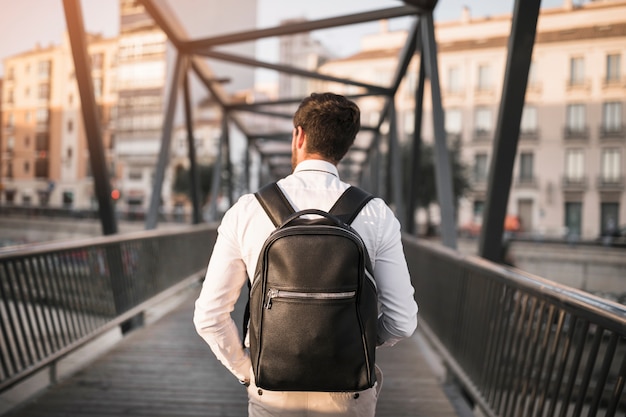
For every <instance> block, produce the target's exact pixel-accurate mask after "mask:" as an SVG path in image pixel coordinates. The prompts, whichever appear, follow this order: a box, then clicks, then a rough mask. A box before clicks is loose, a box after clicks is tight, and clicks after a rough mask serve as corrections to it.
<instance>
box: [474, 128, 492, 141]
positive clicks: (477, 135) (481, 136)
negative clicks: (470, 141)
mask: <svg viewBox="0 0 626 417" xmlns="http://www.w3.org/2000/svg"><path fill="white" fill-rule="evenodd" d="M491 137H492V131H491V130H486V129H474V141H476V142H484V141H488V140H491Z"/></svg>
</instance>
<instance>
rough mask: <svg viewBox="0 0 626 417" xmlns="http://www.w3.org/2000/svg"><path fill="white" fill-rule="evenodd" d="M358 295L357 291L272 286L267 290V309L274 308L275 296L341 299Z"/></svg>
mask: <svg viewBox="0 0 626 417" xmlns="http://www.w3.org/2000/svg"><path fill="white" fill-rule="evenodd" d="M355 295H356V291H345V292H300V291H285V290H277V289H274V288H270V289H269V290H268V291H267V301H266V303H265V309H267V310H269V309H270V308H272V300H273V299H274V298H278V297H281V298H301V299H307V300H341V299H345V298H352V297H354V296H355Z"/></svg>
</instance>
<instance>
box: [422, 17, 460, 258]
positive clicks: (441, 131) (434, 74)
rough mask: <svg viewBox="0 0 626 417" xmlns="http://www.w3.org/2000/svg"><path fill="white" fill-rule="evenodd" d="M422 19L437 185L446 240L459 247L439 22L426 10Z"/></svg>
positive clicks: (442, 234) (451, 246)
mask: <svg viewBox="0 0 626 417" xmlns="http://www.w3.org/2000/svg"><path fill="white" fill-rule="evenodd" d="M420 19H421V20H422V36H421V38H422V43H423V51H424V53H423V57H422V58H423V59H424V60H425V61H426V68H425V69H426V75H427V76H428V78H429V79H430V92H431V97H432V113H433V130H434V133H435V144H434V150H435V186H436V189H437V199H438V201H439V210H440V211H441V239H442V243H443V244H444V245H445V246H447V247H449V248H451V249H456V237H457V236H456V234H457V232H456V215H455V207H456V205H455V204H454V191H453V184H452V164H451V162H450V156H449V152H448V144H447V138H446V131H445V128H444V121H443V118H444V113H443V106H442V104H441V88H440V86H439V65H438V63H437V44H436V42H435V25H434V23H433V15H432V13H427V14H424V15H423V16H422V17H421V18H420Z"/></svg>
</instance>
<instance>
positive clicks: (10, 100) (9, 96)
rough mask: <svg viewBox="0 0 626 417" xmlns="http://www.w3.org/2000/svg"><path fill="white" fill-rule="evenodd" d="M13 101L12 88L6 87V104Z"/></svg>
mask: <svg viewBox="0 0 626 417" xmlns="http://www.w3.org/2000/svg"><path fill="white" fill-rule="evenodd" d="M13 103H14V97H13V89H8V90H7V104H13Z"/></svg>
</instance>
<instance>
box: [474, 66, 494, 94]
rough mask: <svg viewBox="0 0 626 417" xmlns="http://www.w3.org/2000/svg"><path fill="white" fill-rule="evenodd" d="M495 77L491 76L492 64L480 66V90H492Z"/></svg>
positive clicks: (478, 86)
mask: <svg viewBox="0 0 626 417" xmlns="http://www.w3.org/2000/svg"><path fill="white" fill-rule="evenodd" d="M492 81H493V78H492V76H491V66H490V65H487V64H483V65H479V66H478V85H477V89H478V90H479V91H485V90H490V89H491V87H492V84H491V83H492Z"/></svg>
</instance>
